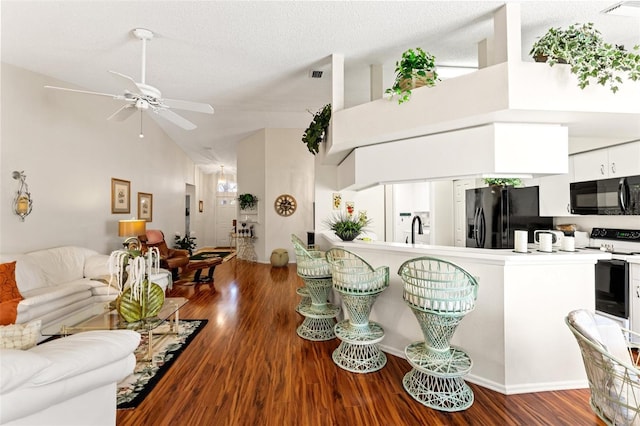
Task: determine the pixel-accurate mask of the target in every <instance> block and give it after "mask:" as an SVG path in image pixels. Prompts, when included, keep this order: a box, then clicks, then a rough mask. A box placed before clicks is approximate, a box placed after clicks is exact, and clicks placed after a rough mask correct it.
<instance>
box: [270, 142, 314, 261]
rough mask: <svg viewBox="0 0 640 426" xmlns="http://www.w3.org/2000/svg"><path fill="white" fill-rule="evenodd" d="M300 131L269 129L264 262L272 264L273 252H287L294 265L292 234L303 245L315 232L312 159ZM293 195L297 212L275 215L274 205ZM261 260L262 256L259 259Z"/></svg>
mask: <svg viewBox="0 0 640 426" xmlns="http://www.w3.org/2000/svg"><path fill="white" fill-rule="evenodd" d="M302 134H303V130H301V129H266V150H267V151H266V156H265V162H266V179H265V183H266V188H265V194H266V198H265V203H264V205H265V219H266V220H265V231H266V238H265V241H264V258H263V259H264V260H265V261H269V258H270V256H271V251H272V250H273V249H274V248H286V249H287V250H288V251H289V261H290V262H294V261H295V254H294V251H293V246H292V245H291V234H296V235H297V236H298V237H299V238H300V239H302V241H306V240H307V232H309V231H313V182H314V160H313V155H312V154H311V153H310V152H309V151H308V150H307V147H306V145H304V144H303V143H302ZM282 194H289V195H292V196H293V197H294V198H295V199H296V201H297V206H298V207H297V209H296V212H295V213H294V214H293V215H291V216H288V217H283V216H280V215H279V214H277V213H276V211H275V207H274V202H275V200H276V198H277V197H278V196H279V195H282ZM258 258H259V259H260V256H258Z"/></svg>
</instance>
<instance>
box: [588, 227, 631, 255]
mask: <svg viewBox="0 0 640 426" xmlns="http://www.w3.org/2000/svg"><path fill="white" fill-rule="evenodd" d="M585 249H593V250H602V251H606V252H608V253H611V254H612V255H613V256H614V257H615V255H618V256H638V255H640V230H637V229H615V228H593V229H592V230H591V238H590V239H589V246H588V247H585Z"/></svg>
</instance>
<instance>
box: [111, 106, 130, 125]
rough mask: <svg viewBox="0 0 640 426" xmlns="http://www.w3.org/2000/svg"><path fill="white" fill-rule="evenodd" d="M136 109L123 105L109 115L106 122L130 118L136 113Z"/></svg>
mask: <svg viewBox="0 0 640 426" xmlns="http://www.w3.org/2000/svg"><path fill="white" fill-rule="evenodd" d="M136 109H137V108H136V107H135V106H134V105H124V106H123V107H122V108H120V109H118V110H117V111H116V112H114V113H113V114H111V115H110V116H109V118H107V120H116V121H124V120H126V119H127V118H129V117H131V116H132V115H133V113H134V112H136Z"/></svg>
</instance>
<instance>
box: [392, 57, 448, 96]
mask: <svg viewBox="0 0 640 426" xmlns="http://www.w3.org/2000/svg"><path fill="white" fill-rule="evenodd" d="M395 71H396V79H395V82H394V83H393V86H391V88H389V89H387V90H386V91H385V93H386V94H389V95H391V97H390V98H389V99H392V98H393V97H394V95H397V96H398V104H402V103H403V102H407V101H408V100H409V99H411V89H415V88H417V87H422V86H434V85H435V84H436V81H438V73H437V72H436V57H435V56H433V55H432V54H430V53H428V52H425V51H424V50H422V49H421V48H419V47H416V48H415V50H414V49H408V50H406V51H405V52H404V53H403V54H402V58H401V59H400V60H399V61H398V62H396V70H395Z"/></svg>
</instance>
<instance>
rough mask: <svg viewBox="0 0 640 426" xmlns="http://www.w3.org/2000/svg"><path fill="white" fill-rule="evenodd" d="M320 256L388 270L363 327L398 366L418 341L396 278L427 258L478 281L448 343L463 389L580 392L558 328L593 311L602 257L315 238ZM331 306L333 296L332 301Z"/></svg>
mask: <svg viewBox="0 0 640 426" xmlns="http://www.w3.org/2000/svg"><path fill="white" fill-rule="evenodd" d="M316 235H317V236H316V245H317V247H319V248H320V249H328V248H330V247H332V246H337V247H343V248H345V249H346V250H349V251H352V252H354V253H356V254H358V255H360V256H362V257H363V258H364V259H365V260H367V261H368V262H369V263H370V264H371V265H372V266H374V267H378V266H382V265H386V266H389V276H390V285H389V288H388V289H387V290H385V291H384V292H383V293H382V294H381V295H380V296H379V297H378V300H377V301H376V303H375V305H374V307H373V309H372V312H371V316H370V319H371V320H373V321H376V322H379V323H380V324H381V325H382V326H383V327H384V329H385V338H384V340H383V341H382V343H381V347H382V349H383V350H384V351H386V352H388V353H391V354H393V355H396V356H400V357H403V358H405V355H404V348H405V347H406V346H407V345H408V344H410V343H411V342H413V341H416V340H424V338H423V335H422V331H421V330H420V327H419V325H418V322H417V320H416V319H415V317H414V315H413V313H412V311H411V310H410V309H409V308H408V307H407V305H406V304H405V303H404V300H403V299H402V290H403V283H402V280H401V279H400V276H399V275H398V269H399V268H400V265H401V264H402V263H403V262H405V261H406V260H409V259H412V258H415V257H421V256H431V257H437V258H441V259H444V260H448V261H451V262H454V263H456V264H458V265H460V266H461V267H462V268H464V269H465V270H467V271H468V272H469V273H470V274H472V275H473V276H474V277H476V279H477V280H478V285H479V288H478V298H477V301H476V308H475V310H474V311H472V312H471V313H469V314H468V315H467V316H466V317H465V318H464V319H463V321H462V322H461V323H460V325H459V326H458V329H457V330H456V333H455V334H454V336H453V339H452V341H451V343H452V345H456V346H459V347H461V348H463V349H464V350H465V351H466V352H467V353H468V354H469V356H470V357H471V359H472V360H473V368H472V369H471V373H470V374H469V375H468V376H467V377H466V379H467V380H468V381H470V382H473V383H476V384H478V385H481V386H484V387H487V388H490V389H493V390H495V391H498V392H501V393H504V394H515V393H525V392H539V391H549V390H561V389H576V388H586V387H587V381H586V375H585V372H584V367H583V364H582V358H581V356H580V351H579V349H578V345H577V344H576V342H575V339H574V338H573V336H572V335H571V333H570V332H569V330H568V328H567V326H566V325H565V324H564V318H565V316H566V315H567V314H568V313H569V312H570V311H571V310H574V309H578V308H586V309H592V310H593V309H595V283H594V278H595V273H594V265H595V263H596V262H597V261H598V260H600V259H609V258H611V254H610V253H606V252H602V251H598V250H577V251H576V252H562V251H557V252H554V253H541V252H538V251H536V250H535V249H530V253H526V254H525V253H515V252H513V251H512V250H489V249H475V248H466V247H447V246H433V245H421V244H414V245H411V244H401V243H385V242H373V241H372V242H367V241H355V242H343V241H340V240H338V239H337V238H335V237H334V236H332V235H327V234H323V233H319V234H316ZM334 296H335V297H336V298H339V295H338V294H337V293H336V294H334Z"/></svg>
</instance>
